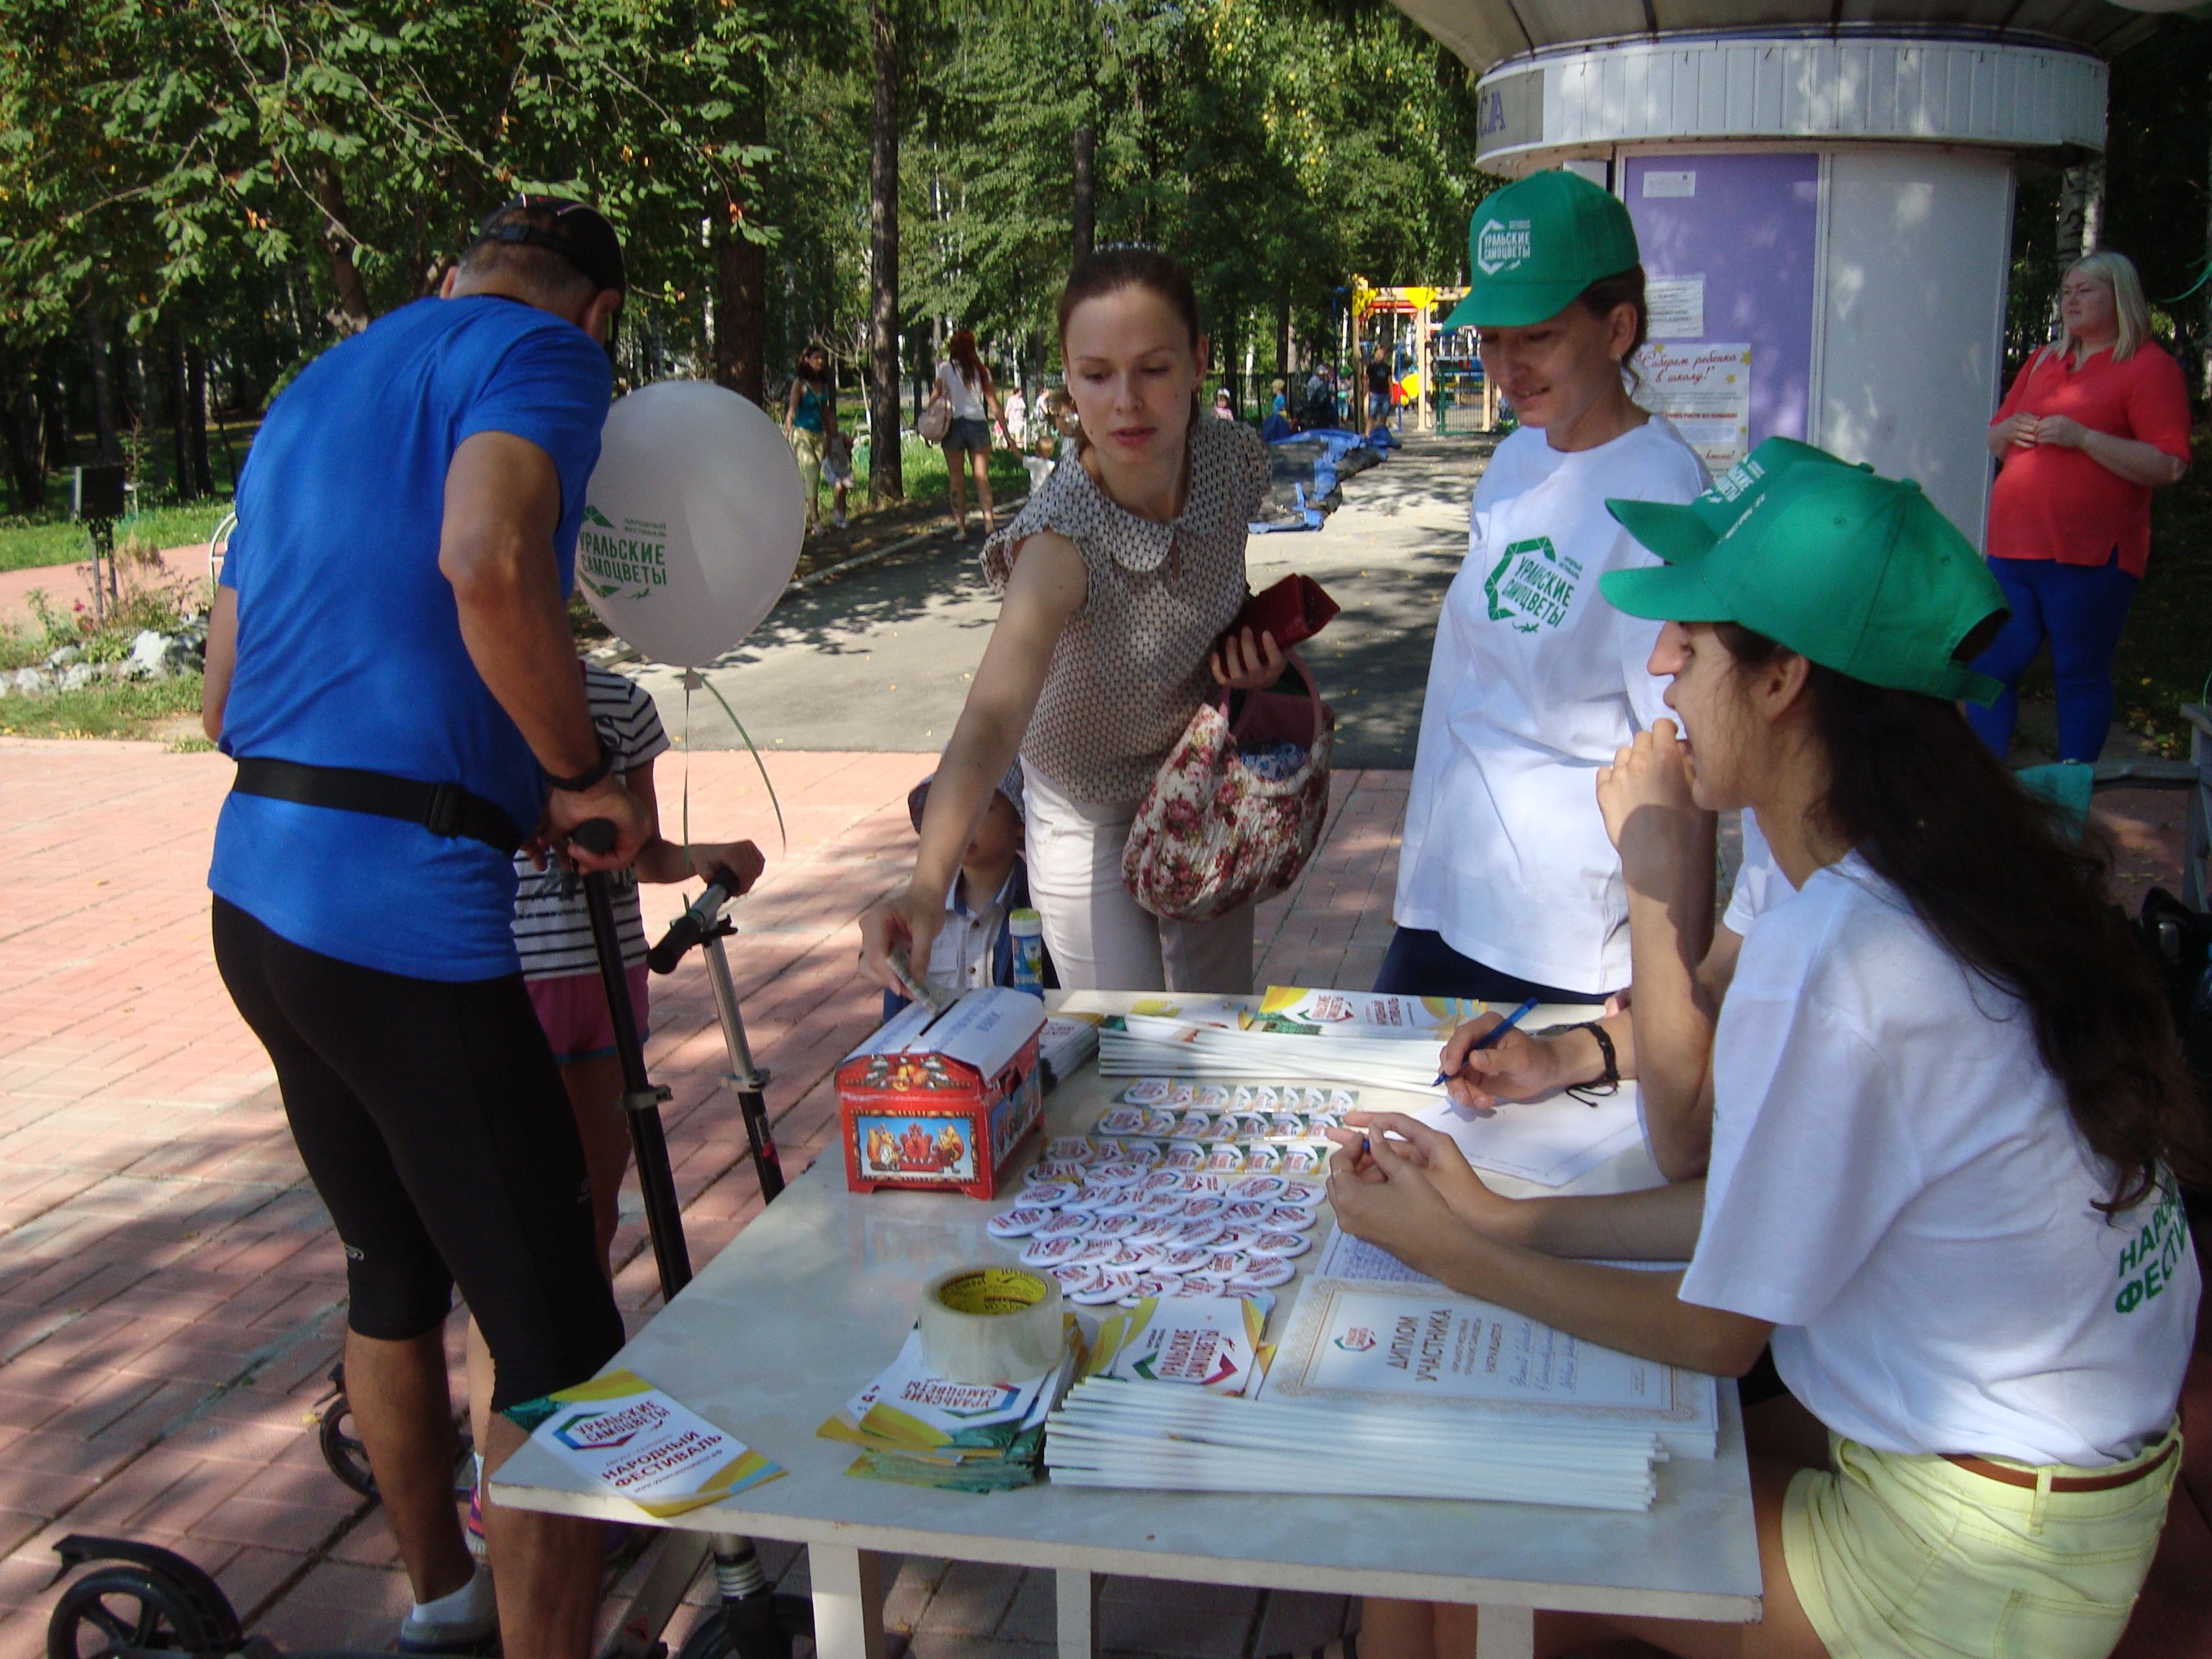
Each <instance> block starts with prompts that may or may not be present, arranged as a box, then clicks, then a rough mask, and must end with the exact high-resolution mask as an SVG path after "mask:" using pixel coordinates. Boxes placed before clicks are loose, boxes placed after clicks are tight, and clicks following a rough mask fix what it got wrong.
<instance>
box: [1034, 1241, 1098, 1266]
mask: <svg viewBox="0 0 2212 1659" xmlns="http://www.w3.org/2000/svg"><path fill="white" fill-rule="evenodd" d="M1087 1242H1088V1241H1087V1240H1085V1239H1080V1238H1066V1237H1060V1238H1032V1239H1031V1240H1030V1242H1029V1243H1026V1244H1024V1246H1023V1247H1022V1261H1024V1263H1026V1264H1027V1265H1028V1266H1030V1267H1066V1266H1068V1265H1069V1264H1071V1263H1073V1261H1075V1260H1076V1252H1078V1251H1079V1250H1080V1249H1082V1248H1083V1247H1084V1245H1085V1243H1087Z"/></svg>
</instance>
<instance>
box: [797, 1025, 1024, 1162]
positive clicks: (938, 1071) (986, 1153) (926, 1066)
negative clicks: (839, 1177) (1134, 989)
mask: <svg viewBox="0 0 2212 1659" xmlns="http://www.w3.org/2000/svg"><path fill="white" fill-rule="evenodd" d="M1044 1019H1045V1014H1044V1004H1043V1003H1042V1002H1041V1001H1039V1000H1037V999H1036V997H1033V996H1031V995H1030V994H1028V993H1026V992H1024V991H1012V990H1007V989H1006V988H1005V987H995V986H994V987H987V988H986V989H983V990H979V991H970V992H969V993H968V994H966V995H965V996H963V997H962V998H961V999H960V1000H959V1001H957V1002H956V1003H954V1004H953V1005H952V1006H951V1008H949V1009H947V1010H946V1011H945V1012H944V1013H943V1014H942V1015H940V1016H937V1017H935V1018H932V1017H931V1015H930V1012H929V1010H928V1009H927V1007H926V1006H923V1005H921V1004H919V1003H917V1004H915V1005H914V1006H911V1007H908V1009H906V1010H905V1012H902V1013H901V1014H899V1015H898V1016H897V1017H896V1018H894V1019H893V1020H892V1021H891V1022H890V1024H887V1025H885V1026H884V1028H883V1030H880V1031H878V1032H877V1033H876V1035H875V1036H872V1037H871V1038H869V1039H868V1041H867V1042H865V1043H863V1044H862V1045H861V1046H860V1048H857V1049H855V1050H854V1052H853V1053H852V1054H848V1055H847V1056H846V1058H845V1060H844V1063H843V1064H842V1065H841V1066H838V1068H837V1106H838V1111H839V1115H840V1116H841V1117H842V1119H843V1122H844V1131H845V1184H846V1185H847V1186H848V1187H849V1188H852V1190H853V1191H854V1192H856V1193H866V1192H878V1191H881V1190H883V1189H884V1188H892V1189H902V1190H911V1191H920V1192H941V1193H965V1194H968V1196H969V1197H970V1198H990V1197H992V1196H993V1195H994V1194H996V1193H997V1192H998V1189H999V1180H1000V1173H1001V1172H1002V1171H1003V1170H1006V1167H1007V1164H1009V1163H1010V1162H1011V1161H1012V1157H1013V1152H1014V1148H1015V1147H1016V1146H1019V1145H1020V1144H1021V1140H1022V1138H1023V1137H1024V1135H1026V1134H1028V1133H1029V1132H1030V1130H1031V1129H1033V1128H1035V1127H1036V1124H1037V1121H1038V1119H1039V1118H1040V1117H1041V1116H1042V1113H1043V1100H1044V1095H1043V1082H1042V1078H1041V1077H1040V1076H1039V1071H1038V1066H1037V1036H1038V1034H1039V1033H1040V1032H1041V1031H1042V1030H1043V1029H1044Z"/></svg>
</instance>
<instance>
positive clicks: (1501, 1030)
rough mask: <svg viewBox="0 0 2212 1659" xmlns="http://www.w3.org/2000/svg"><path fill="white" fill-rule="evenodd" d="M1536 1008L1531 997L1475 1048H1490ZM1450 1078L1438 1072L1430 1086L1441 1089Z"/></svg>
mask: <svg viewBox="0 0 2212 1659" xmlns="http://www.w3.org/2000/svg"><path fill="white" fill-rule="evenodd" d="M1534 1006H1536V999H1535V998H1534V997H1530V998H1529V999H1528V1001H1526V1002H1524V1003H1522V1005H1521V1006H1519V1007H1518V1008H1516V1009H1515V1010H1514V1011H1513V1012H1511V1013H1510V1014H1508V1015H1506V1016H1505V1018H1504V1019H1501V1020H1499V1021H1498V1024H1495V1025H1493V1026H1492V1027H1491V1028H1490V1029H1489V1030H1486V1031H1485V1032H1484V1033H1483V1034H1482V1035H1481V1036H1479V1037H1477V1038H1475V1040H1474V1048H1489V1047H1490V1046H1491V1045H1492V1043H1494V1042H1497V1041H1498V1038H1500V1037H1502V1036H1504V1035H1505V1034H1506V1033H1507V1032H1508V1031H1510V1030H1512V1029H1513V1028H1514V1027H1515V1026H1516V1025H1518V1024H1520V1023H1521V1022H1522V1020H1523V1019H1525V1018H1528V1011H1529V1010H1530V1009H1531V1008H1534ZM1474 1048H1470V1049H1468V1053H1469V1054H1473V1053H1474ZM1450 1077H1451V1073H1449V1072H1438V1073H1437V1080H1436V1081H1435V1082H1434V1083H1432V1084H1431V1085H1429V1086H1430V1087H1431V1088H1432V1089H1441V1088H1443V1086H1444V1085H1445V1083H1446V1082H1447V1081H1449V1079H1450Z"/></svg>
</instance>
